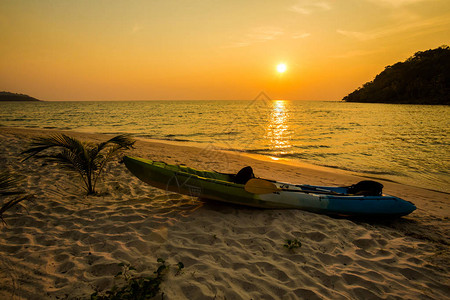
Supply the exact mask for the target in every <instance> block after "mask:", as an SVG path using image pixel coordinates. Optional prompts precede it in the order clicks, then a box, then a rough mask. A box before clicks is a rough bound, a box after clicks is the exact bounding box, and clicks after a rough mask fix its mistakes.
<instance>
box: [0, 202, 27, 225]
mask: <svg viewBox="0 0 450 300" xmlns="http://www.w3.org/2000/svg"><path fill="white" fill-rule="evenodd" d="M33 197H34V196H33V195H24V196H20V197H18V198H14V199H11V200H9V201H8V202H6V203H4V204H3V205H2V206H1V207H0V220H2V222H3V223H4V224H5V225H7V224H6V221H5V220H4V219H3V213H4V212H5V211H7V210H8V209H10V208H11V207H13V206H15V205H17V204H19V203H20V202H22V201H24V200H30V199H32V198H33Z"/></svg>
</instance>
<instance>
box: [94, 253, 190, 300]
mask: <svg viewBox="0 0 450 300" xmlns="http://www.w3.org/2000/svg"><path fill="white" fill-rule="evenodd" d="M157 262H158V264H159V265H158V268H157V269H156V271H154V272H153V274H154V275H152V276H137V275H135V272H136V269H135V268H134V267H133V266H131V265H130V264H125V263H120V264H119V266H120V267H122V271H120V272H119V273H117V275H116V278H118V279H122V280H123V281H124V284H123V285H122V286H120V287H119V286H116V285H115V286H113V288H112V289H111V290H109V291H106V292H103V293H102V294H99V292H95V293H93V294H92V295H91V300H113V299H114V300H115V299H136V300H140V299H151V298H153V297H155V296H156V295H157V294H158V293H159V292H160V291H161V283H162V282H163V280H164V277H165V274H166V273H167V271H168V270H169V266H168V265H166V261H165V260H164V259H162V258H158V260H157ZM176 266H177V273H176V274H175V275H178V274H179V273H180V272H181V270H182V269H183V268H184V264H183V263H182V262H179V263H178V264H177V265H176Z"/></svg>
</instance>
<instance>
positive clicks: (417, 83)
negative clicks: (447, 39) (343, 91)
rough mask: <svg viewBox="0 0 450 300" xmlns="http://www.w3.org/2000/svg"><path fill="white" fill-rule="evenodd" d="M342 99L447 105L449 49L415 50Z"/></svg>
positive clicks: (349, 100)
mask: <svg viewBox="0 0 450 300" xmlns="http://www.w3.org/2000/svg"><path fill="white" fill-rule="evenodd" d="M342 100H344V101H347V102H367V103H369V102H370V103H402V104H403V103H404V104H444V105H450V48H449V47H448V46H441V47H439V48H436V49H432V50H427V51H423V52H422V51H420V52H416V53H415V54H414V55H413V56H412V57H410V58H408V59H407V60H406V61H405V62H399V63H396V64H395V65H393V66H387V67H386V68H385V69H384V71H383V72H381V73H380V74H378V75H377V76H376V77H375V79H374V80H373V81H370V82H367V83H365V84H364V85H363V86H362V87H360V88H358V89H357V90H355V91H354V92H352V93H350V94H349V95H347V96H345V97H344V98H343V99H342Z"/></svg>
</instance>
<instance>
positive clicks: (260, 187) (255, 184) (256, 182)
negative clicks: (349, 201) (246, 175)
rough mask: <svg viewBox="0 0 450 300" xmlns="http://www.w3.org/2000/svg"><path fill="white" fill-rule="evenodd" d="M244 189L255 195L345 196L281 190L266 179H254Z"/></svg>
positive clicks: (319, 192)
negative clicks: (301, 194) (305, 194)
mask: <svg viewBox="0 0 450 300" xmlns="http://www.w3.org/2000/svg"><path fill="white" fill-rule="evenodd" d="M244 189H245V190H246V191H247V192H249V193H253V194H271V193H275V192H281V191H282V192H298V193H315V194H328V195H344V194H340V193H336V192H333V191H317V190H300V189H298V190H292V189H280V188H278V187H277V186H276V185H275V184H274V183H273V182H270V181H268V180H265V179H259V178H252V179H250V180H249V181H247V183H246V184H245V186H244Z"/></svg>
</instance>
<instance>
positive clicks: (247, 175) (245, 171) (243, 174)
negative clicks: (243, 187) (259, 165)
mask: <svg viewBox="0 0 450 300" xmlns="http://www.w3.org/2000/svg"><path fill="white" fill-rule="evenodd" d="M252 178H255V174H253V169H252V167H245V168H242V169H241V170H240V171H239V172H238V173H237V174H236V175H235V176H234V178H233V182H234V183H238V184H246V183H247V181H249V180H250V179H252Z"/></svg>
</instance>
